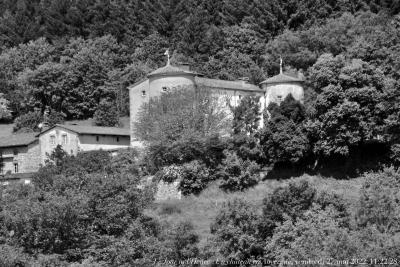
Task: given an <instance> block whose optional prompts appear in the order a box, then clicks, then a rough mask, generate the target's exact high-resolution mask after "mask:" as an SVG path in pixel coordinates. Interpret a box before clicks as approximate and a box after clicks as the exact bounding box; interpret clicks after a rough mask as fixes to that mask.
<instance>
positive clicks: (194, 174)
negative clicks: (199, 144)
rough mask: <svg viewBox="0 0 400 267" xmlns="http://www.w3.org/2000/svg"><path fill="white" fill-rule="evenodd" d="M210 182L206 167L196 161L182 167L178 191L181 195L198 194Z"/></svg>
mask: <svg viewBox="0 0 400 267" xmlns="http://www.w3.org/2000/svg"><path fill="white" fill-rule="evenodd" d="M210 180H211V177H210V171H209V169H208V168H207V166H206V165H205V164H203V163H201V162H199V161H197V160H195V161H192V162H190V163H187V164H185V165H183V168H182V180H181V182H180V184H179V189H180V190H181V191H182V194H183V195H190V194H199V193H200V192H201V191H202V190H203V189H204V188H206V186H207V184H208V183H209V181H210Z"/></svg>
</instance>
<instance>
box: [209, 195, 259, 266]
mask: <svg viewBox="0 0 400 267" xmlns="http://www.w3.org/2000/svg"><path fill="white" fill-rule="evenodd" d="M257 220H258V216H257V213H256V211H255V209H254V207H253V206H252V205H250V204H249V203H247V202H245V201H243V200H241V199H233V200H231V201H229V202H227V203H225V204H224V206H223V207H222V208H221V209H220V211H219V213H218V215H217V216H216V218H215V220H214V222H213V224H212V225H211V233H212V234H213V239H212V243H211V249H212V250H213V251H212V254H213V256H215V258H218V259H219V260H221V258H222V259H224V260H226V261H240V260H241V261H246V260H253V259H258V258H259V257H261V256H262V254H263V242H262V241H261V240H260V239H259V233H258V231H257V229H258V227H257Z"/></svg>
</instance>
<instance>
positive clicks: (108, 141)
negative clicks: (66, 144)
mask: <svg viewBox="0 0 400 267" xmlns="http://www.w3.org/2000/svg"><path fill="white" fill-rule="evenodd" d="M97 137H98V141H97ZM78 147H79V151H91V150H100V149H102V150H113V149H121V148H128V147H130V138H129V136H110V135H91V134H81V135H79V143H78Z"/></svg>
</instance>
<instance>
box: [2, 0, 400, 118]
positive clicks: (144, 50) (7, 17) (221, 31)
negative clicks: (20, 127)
mask: <svg viewBox="0 0 400 267" xmlns="http://www.w3.org/2000/svg"><path fill="white" fill-rule="evenodd" d="M399 10H400V4H399V1H377V0H375V1H372V0H357V1H350V0H343V1H329V0H319V1H314V0H304V1H277V0H270V1H261V0H252V1H233V0H232V1H228V0H218V1H209V0H201V1H194V0H191V1H179V0H157V1H155V0H152V1H150V0H147V1H122V0H121V1H118V0H115V1H112V0H84V1H72V0H67V1H64V0H56V1H50V0H41V1H39V0H33V1H30V0H18V1H6V0H2V1H0V15H1V18H0V47H1V55H0V93H5V97H6V99H7V100H8V101H9V105H8V107H9V112H8V114H9V113H10V112H11V114H12V118H16V117H18V116H21V115H23V114H27V113H29V112H33V111H34V110H35V109H36V110H40V111H41V112H43V111H44V110H45V107H46V106H48V107H49V108H50V109H51V110H52V111H54V112H61V113H62V115H63V116H64V117H65V118H67V119H85V118H88V117H92V116H93V114H94V113H95V111H96V110H97V109H98V105H99V103H100V102H101V101H105V102H108V103H111V104H110V106H113V103H115V102H116V103H117V104H118V105H117V107H118V112H120V114H121V115H127V113H128V110H127V103H126V100H125V99H126V97H124V96H125V95H126V93H127V92H126V90H124V89H125V88H126V86H127V85H128V84H131V83H133V82H135V81H137V80H138V79H140V78H141V77H143V76H144V75H145V74H146V73H147V72H149V71H150V70H152V69H154V68H156V67H159V66H161V65H163V64H165V57H164V56H163V52H164V51H165V49H166V48H170V50H171V51H173V60H175V61H185V62H189V63H192V64H193V66H194V68H195V69H197V70H198V71H200V72H202V73H204V74H206V75H207V76H209V77H218V78H223V79H236V78H238V77H245V76H247V77H250V78H251V81H252V82H254V83H257V82H260V81H261V80H262V79H264V78H265V77H266V76H269V75H272V74H275V73H276V72H277V70H278V63H279V61H278V57H279V55H282V57H283V59H284V63H285V68H295V69H302V70H303V71H304V72H305V74H306V75H307V74H308V71H309V68H310V67H311V66H312V65H313V64H314V63H315V62H316V61H317V59H318V57H319V56H320V55H321V54H323V53H332V54H333V55H334V56H336V55H338V54H341V55H343V56H345V57H346V58H359V59H362V60H364V61H365V62H367V63H368V64H370V65H372V66H379V67H380V68H381V70H382V71H383V74H385V75H389V76H390V77H395V78H397V76H398V73H397V71H398V69H399V67H398V65H396V64H399V62H398V53H399V51H398V50H399V49H398V47H397V43H398V39H399V33H398V32H399V28H398V27H399V24H400V22H399V18H398V16H396V14H397V13H398V11H399ZM316 89H318V88H316ZM0 114H7V112H5V111H3V112H0ZM0 116H1V115H0ZM0 120H3V121H4V120H10V116H6V115H3V116H2V117H0Z"/></svg>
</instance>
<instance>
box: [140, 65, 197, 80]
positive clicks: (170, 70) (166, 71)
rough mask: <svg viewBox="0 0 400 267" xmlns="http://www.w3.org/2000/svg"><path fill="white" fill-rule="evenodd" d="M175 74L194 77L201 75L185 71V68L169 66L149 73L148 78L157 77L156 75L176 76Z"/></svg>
mask: <svg viewBox="0 0 400 267" xmlns="http://www.w3.org/2000/svg"><path fill="white" fill-rule="evenodd" d="M175 74H192V75H199V73H196V72H193V71H190V70H185V69H183V68H180V67H177V66H172V65H170V64H167V65H166V66H164V67H161V68H159V69H156V70H155V71H153V72H151V73H149V74H148V75H147V77H150V76H155V75H160V76H163V75H175Z"/></svg>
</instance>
